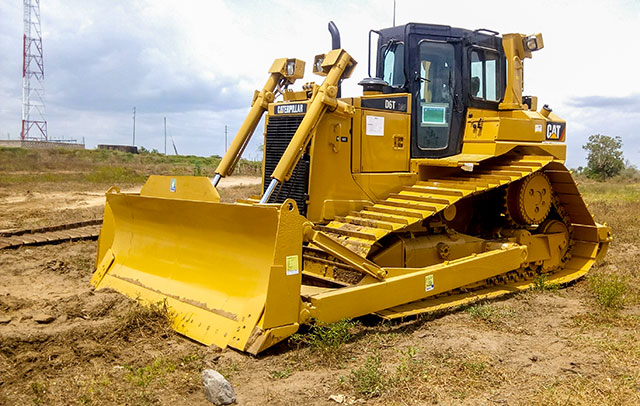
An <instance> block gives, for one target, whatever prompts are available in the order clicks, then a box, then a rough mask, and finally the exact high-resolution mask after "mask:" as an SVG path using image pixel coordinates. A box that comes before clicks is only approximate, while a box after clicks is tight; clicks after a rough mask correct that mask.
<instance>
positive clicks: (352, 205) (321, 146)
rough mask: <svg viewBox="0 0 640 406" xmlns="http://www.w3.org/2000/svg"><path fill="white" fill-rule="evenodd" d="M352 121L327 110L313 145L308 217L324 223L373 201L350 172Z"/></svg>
mask: <svg viewBox="0 0 640 406" xmlns="http://www.w3.org/2000/svg"><path fill="white" fill-rule="evenodd" d="M350 127H351V120H350V119H348V118H346V117H341V116H339V115H338V114H335V113H330V112H328V113H326V114H325V115H324V117H323V119H322V121H320V123H318V126H317V129H316V131H315V134H314V136H313V138H312V141H311V145H310V155H311V166H310V173H309V179H311V180H312V181H311V182H310V183H309V204H308V205H307V218H308V219H309V220H311V221H313V222H325V221H328V220H331V219H333V218H334V217H335V216H344V215H347V214H348V213H349V212H350V211H352V210H360V209H361V208H362V207H364V206H365V205H367V204H371V197H370V196H368V195H367V194H366V193H365V192H364V191H363V190H362V188H361V187H360V186H359V185H358V184H357V183H356V181H355V180H354V179H353V176H352V175H351V145H352V142H353V139H354V138H355V136H352V135H351V133H350V131H349V130H350Z"/></svg>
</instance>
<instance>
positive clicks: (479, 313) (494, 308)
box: [465, 303, 515, 324]
mask: <svg viewBox="0 0 640 406" xmlns="http://www.w3.org/2000/svg"><path fill="white" fill-rule="evenodd" d="M465 312H466V313H467V314H469V316H471V318H473V319H477V320H482V321H484V322H486V323H489V324H500V323H502V322H504V321H505V319H509V318H513V317H514V316H515V311H514V310H513V309H512V308H510V307H507V306H502V305H497V304H495V303H478V304H474V305H471V306H469V307H467V308H465Z"/></svg>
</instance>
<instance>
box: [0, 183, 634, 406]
mask: <svg viewBox="0 0 640 406" xmlns="http://www.w3.org/2000/svg"><path fill="white" fill-rule="evenodd" d="M231 179H233V178H231ZM231 179H227V180H223V182H225V184H226V186H227V189H226V190H225V189H223V190H222V193H221V194H223V197H224V198H225V199H226V200H233V199H235V198H236V197H239V196H240V195H243V194H244V195H248V194H252V193H256V192H257V191H258V186H257V184H258V183H259V179H257V178H254V179H248V180H247V179H245V180H244V181H240V180H237V181H236V180H234V181H233V182H237V183H232V182H230V181H231ZM243 182H244V183H243ZM135 188H136V187H135V186H130V187H129V190H135ZM103 192H104V190H100V189H98V188H96V187H95V186H92V187H85V186H82V185H80V184H68V185H66V184H59V183H57V184H53V185H47V184H42V185H39V186H35V187H34V186H25V185H12V186H10V187H5V188H2V189H1V190H0V229H11V228H20V227H30V226H42V225H52V224H57V223H63V222H68V221H78V220H86V219H91V218H99V217H100V216H101V215H102V204H103V203H102V201H103V200H102V199H103V197H102V193H103ZM591 199H592V200H591V203H592V204H591V209H592V210H593V212H594V213H595V215H596V217H597V218H598V220H600V221H607V222H609V224H610V225H611V226H612V228H613V230H614V235H615V236H616V242H615V243H614V244H613V246H612V248H611V250H610V252H609V255H608V257H607V259H606V260H605V262H604V263H602V264H600V265H598V266H597V267H596V268H595V269H594V270H593V272H592V275H621V280H623V281H624V283H626V284H627V285H626V286H627V290H626V291H625V292H626V293H625V295H624V297H625V302H624V305H622V306H620V307H621V308H620V309H610V308H607V307H603V306H602V305H599V304H598V303H597V301H596V300H595V298H596V294H595V293H594V292H595V291H594V288H593V286H594V284H593V283H594V282H593V280H592V279H591V278H586V279H583V280H580V281H578V282H577V283H574V284H572V285H571V286H568V287H566V288H563V289H556V288H550V289H540V290H537V291H530V292H525V293H522V294H518V295H515V296H512V297H509V298H506V299H503V300H500V301H493V302H489V303H482V304H479V305H474V306H471V307H468V308H466V309H461V310H457V311H453V312H448V313H445V314H441V315H438V316H437V317H430V318H425V319H420V320H410V321H406V322H403V323H392V324H388V323H380V322H379V321H378V320H376V319H373V318H371V317H367V318H363V319H360V320H359V321H357V322H356V323H352V324H349V328H348V330H349V333H350V337H349V338H348V340H346V341H347V342H346V343H344V344H341V345H339V346H334V347H328V348H327V347H322V346H320V347H318V346H314V345H308V344H304V341H305V340H304V339H302V341H301V340H298V341H295V340H290V341H288V342H284V343H282V344H280V345H277V346H275V347H274V348H272V349H270V350H268V351H266V353H264V354H261V355H260V356H259V357H252V356H249V355H246V354H243V353H239V352H237V351H233V350H224V351H220V350H218V349H216V348H213V347H205V346H202V345H200V344H198V343H195V342H193V341H191V340H189V339H187V338H185V337H182V336H180V335H178V334H175V333H173V332H172V331H171V330H170V329H169V328H168V327H167V324H166V318H165V314H163V309H161V308H157V309H152V310H148V309H145V308H142V307H140V306H138V305H136V304H135V303H134V302H133V301H130V300H128V299H126V298H124V297H123V296H121V295H119V294H117V293H115V292H113V291H95V292H94V291H93V290H92V289H91V288H90V284H89V279H90V277H91V274H92V271H93V261H94V257H95V252H96V242H93V241H88V242H87V241H83V242H71V243H63V244H58V245H49V246H40V247H22V248H18V249H11V250H2V251H0V281H2V283H0V404H2V405H25V404H34V405H48V404H51V405H85V404H90V405H103V404H105V405H115V404H118V405H120V404H126V405H145V404H159V405H177V404H190V405H207V404H209V403H208V402H207V401H206V399H205V397H204V393H203V390H202V384H201V377H200V376H201V375H200V374H201V371H202V369H204V368H214V369H216V370H218V371H219V372H221V373H222V374H223V375H224V376H225V377H226V378H227V379H228V380H229V381H230V382H231V384H232V385H233V387H234V389H235V391H236V395H237V400H238V404H241V405H263V404H275V405H299V404H305V405H337V404H339V403H340V402H342V404H368V405H387V404H397V405H414V404H418V405H425V404H442V405H450V404H455V405H552V404H556V405H596V404H597V405H600V404H610V405H634V404H640V337H639V336H640V304H639V301H638V297H637V292H638V291H637V285H638V281H640V269H639V265H638V263H639V261H640V247H639V240H640V221H639V220H638V216H637V213H638V212H639V210H640V202H639V201H638V200H637V199H636V200H634V199H631V200H629V201H624V200H623V199H615V198H614V199H610V200H602V201H601V200H598V199H597V196H594V197H591ZM330 396H333V398H334V399H335V400H331V399H330Z"/></svg>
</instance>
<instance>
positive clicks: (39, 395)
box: [31, 381, 49, 406]
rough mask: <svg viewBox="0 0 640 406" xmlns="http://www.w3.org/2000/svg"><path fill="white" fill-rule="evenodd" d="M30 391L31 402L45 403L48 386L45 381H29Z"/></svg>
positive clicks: (37, 405)
mask: <svg viewBox="0 0 640 406" xmlns="http://www.w3.org/2000/svg"><path fill="white" fill-rule="evenodd" d="M31 392H32V393H33V404H34V405H36V406H39V405H44V404H46V403H47V394H48V393H49V386H48V385H47V384H46V383H41V382H37V381H36V382H31Z"/></svg>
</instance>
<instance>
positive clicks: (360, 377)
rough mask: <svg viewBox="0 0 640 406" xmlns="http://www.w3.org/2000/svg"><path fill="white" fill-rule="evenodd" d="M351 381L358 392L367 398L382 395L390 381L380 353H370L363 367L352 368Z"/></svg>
mask: <svg viewBox="0 0 640 406" xmlns="http://www.w3.org/2000/svg"><path fill="white" fill-rule="evenodd" d="M349 381H350V382H351V384H352V385H353V388H354V389H355V391H356V392H357V393H359V394H360V395H364V396H366V397H367V398H372V397H376V396H380V395H382V394H383V393H384V391H385V389H386V387H387V385H388V381H387V378H386V373H385V371H384V370H383V368H382V358H381V356H380V353H377V352H376V353H375V354H373V355H370V356H369V357H367V359H366V361H365V362H364V364H363V365H362V366H361V367H359V368H356V369H354V370H352V371H351V375H350V376H349Z"/></svg>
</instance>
